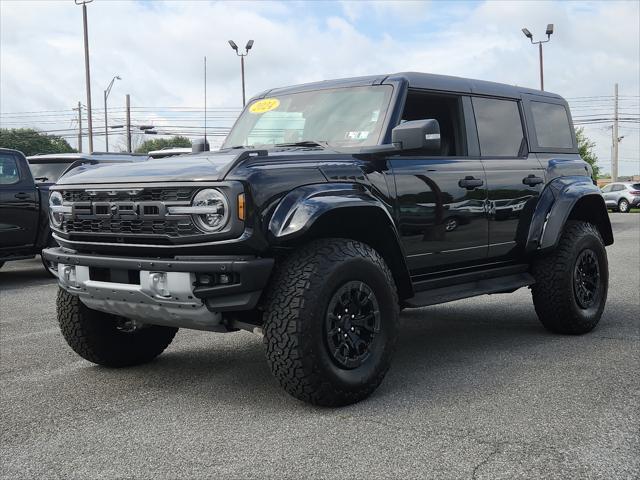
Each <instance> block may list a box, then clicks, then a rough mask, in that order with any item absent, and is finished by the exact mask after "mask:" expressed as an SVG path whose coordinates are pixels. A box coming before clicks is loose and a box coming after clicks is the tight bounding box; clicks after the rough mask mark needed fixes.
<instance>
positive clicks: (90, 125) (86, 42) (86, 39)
mask: <svg viewBox="0 0 640 480" xmlns="http://www.w3.org/2000/svg"><path fill="white" fill-rule="evenodd" d="M75 2H76V5H82V26H83V27H84V71H85V82H86V85H87V127H88V130H89V153H93V121H92V118H91V74H90V72H89V32H88V29H87V3H91V2H93V0H75Z"/></svg>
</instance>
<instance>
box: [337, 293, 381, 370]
mask: <svg viewBox="0 0 640 480" xmlns="http://www.w3.org/2000/svg"><path fill="white" fill-rule="evenodd" d="M380 327H381V323H380V307H379V306H378V299H377V298H376V296H375V294H374V292H373V290H372V289H371V287H369V286H368V285H367V284H366V283H364V282H361V281H351V282H347V283H346V284H344V285H343V286H342V287H340V288H339V289H338V290H337V291H336V292H335V293H334V294H333V297H331V300H330V301H329V307H328V309H327V315H326V322H325V328H326V341H327V349H328V352H329V356H330V357H331V359H332V360H333V361H334V362H335V363H336V365H338V366H339V367H341V368H344V369H346V370H351V369H354V368H358V367H359V366H360V365H362V363H363V362H365V361H366V360H367V359H368V358H369V356H370V355H371V346H372V345H373V343H374V341H375V339H376V336H377V335H378V333H380Z"/></svg>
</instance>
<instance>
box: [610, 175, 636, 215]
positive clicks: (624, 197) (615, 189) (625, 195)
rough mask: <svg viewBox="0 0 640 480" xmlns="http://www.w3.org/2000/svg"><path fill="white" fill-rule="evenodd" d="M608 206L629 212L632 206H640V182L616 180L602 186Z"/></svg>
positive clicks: (621, 211) (622, 211)
mask: <svg viewBox="0 0 640 480" xmlns="http://www.w3.org/2000/svg"><path fill="white" fill-rule="evenodd" d="M602 196H603V197H604V203H605V204H606V205H607V208H610V209H611V210H617V211H618V212H620V213H628V212H629V210H630V209H631V208H632V207H636V208H638V207H640V183H633V182H614V183H610V184H609V185H605V186H604V187H602Z"/></svg>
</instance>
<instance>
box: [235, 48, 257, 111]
mask: <svg viewBox="0 0 640 480" xmlns="http://www.w3.org/2000/svg"><path fill="white" fill-rule="evenodd" d="M229 45H231V48H233V50H235V52H236V55H238V56H239V57H240V74H241V75H242V106H243V107H244V106H245V104H246V103H247V102H246V97H245V93H244V57H246V56H247V55H249V50H251V47H253V40H249V41H248V42H247V44H246V45H245V47H244V53H240V51H239V50H238V45H236V42H234V41H233V40H229Z"/></svg>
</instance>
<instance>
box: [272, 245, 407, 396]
mask: <svg viewBox="0 0 640 480" xmlns="http://www.w3.org/2000/svg"><path fill="white" fill-rule="evenodd" d="M264 318H265V324H264V334H265V337H264V339H265V343H266V347H267V362H268V364H269V366H270V368H271V371H272V373H273V375H274V376H275V377H276V378H277V379H278V381H279V382H280V384H281V385H282V387H283V388H284V389H285V390H286V391H287V392H288V393H289V394H291V395H292V396H294V397H296V398H298V399H300V400H303V401H306V402H309V403H312V404H315V405H324V406H341V405H348V404H351V403H355V402H358V401H360V400H362V399H364V398H366V397H367V396H369V395H370V394H371V393H372V392H373V391H374V390H375V389H376V388H377V387H378V385H380V383H381V382H382V380H383V378H384V376H385V374H386V372H387V370H388V369H389V366H390V362H391V356H392V352H393V350H394V347H395V343H396V340H397V336H398V296H397V293H396V286H395V282H394V280H393V276H392V274H391V272H390V271H389V268H388V267H387V265H386V263H385V262H384V260H383V259H382V257H381V256H380V255H379V254H378V253H377V252H376V251H375V250H374V249H373V248H371V247H370V246H368V245H366V244H363V243H360V242H357V241H353V240H344V239H323V240H317V241H313V242H311V243H309V244H308V245H306V246H304V247H302V248H301V249H300V250H298V251H296V252H294V253H293V254H291V255H290V256H289V257H288V258H287V259H286V260H284V261H283V263H282V264H281V265H280V266H279V267H278V270H277V271H276V274H275V277H274V281H273V287H272V289H271V291H270V292H269V294H268V296H267V302H266V310H265V317H264Z"/></svg>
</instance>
